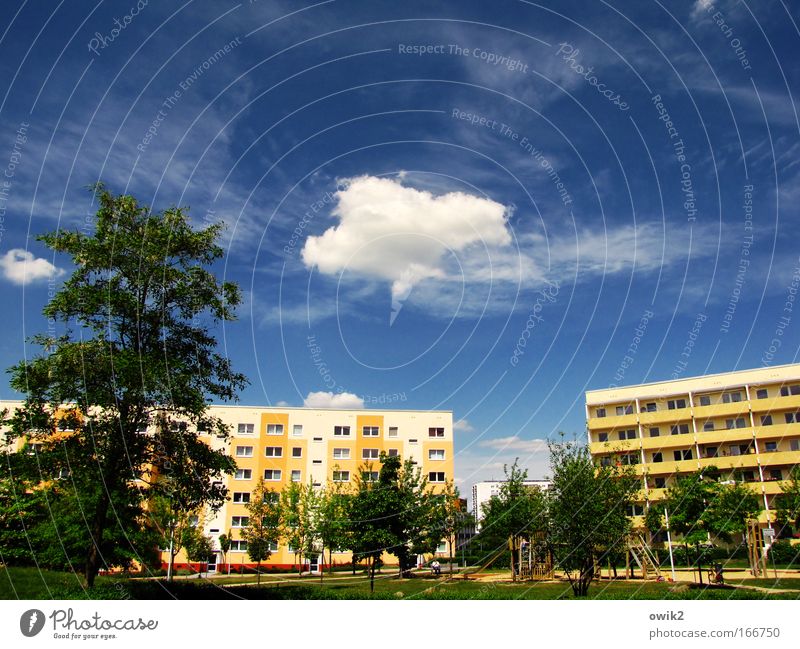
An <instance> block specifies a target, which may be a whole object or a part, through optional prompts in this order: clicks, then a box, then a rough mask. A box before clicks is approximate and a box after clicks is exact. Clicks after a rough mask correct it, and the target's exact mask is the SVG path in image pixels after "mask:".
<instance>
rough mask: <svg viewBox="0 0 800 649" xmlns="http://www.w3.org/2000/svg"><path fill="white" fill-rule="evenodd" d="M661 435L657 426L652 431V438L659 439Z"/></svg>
mask: <svg viewBox="0 0 800 649" xmlns="http://www.w3.org/2000/svg"><path fill="white" fill-rule="evenodd" d="M660 434H661V431H660V430H659V429H658V427H657V426H656V427H653V428H651V429H650V437H658V436H659V435H660Z"/></svg>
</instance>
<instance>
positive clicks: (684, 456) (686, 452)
mask: <svg viewBox="0 0 800 649" xmlns="http://www.w3.org/2000/svg"><path fill="white" fill-rule="evenodd" d="M672 457H674V458H675V461H676V462H680V461H681V460H691V459H692V450H691V449H689V448H685V449H683V450H681V451H673V452H672Z"/></svg>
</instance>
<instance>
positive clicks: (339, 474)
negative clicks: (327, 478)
mask: <svg viewBox="0 0 800 649" xmlns="http://www.w3.org/2000/svg"><path fill="white" fill-rule="evenodd" d="M349 480H350V472H349V471H334V472H333V481H334V482H349Z"/></svg>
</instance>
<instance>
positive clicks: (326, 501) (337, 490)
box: [317, 482, 351, 579]
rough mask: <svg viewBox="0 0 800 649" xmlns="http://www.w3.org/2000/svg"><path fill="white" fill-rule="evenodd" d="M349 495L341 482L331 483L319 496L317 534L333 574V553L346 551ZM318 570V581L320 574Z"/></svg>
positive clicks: (321, 571)
mask: <svg viewBox="0 0 800 649" xmlns="http://www.w3.org/2000/svg"><path fill="white" fill-rule="evenodd" d="M350 497H351V494H350V493H349V492H348V491H347V488H346V487H345V486H344V483H342V482H331V483H330V484H329V485H328V486H327V487H326V488H325V489H324V490H323V491H322V492H321V493H320V494H319V499H320V502H319V517H318V522H317V533H318V535H319V541H320V545H321V546H322V549H323V552H324V550H325V549H327V550H328V570H329V572H333V553H334V552H340V551H342V550H345V549H347V529H348V520H347V512H348V499H349V498H350ZM323 572H324V571H323V570H322V569H320V579H322V573H323Z"/></svg>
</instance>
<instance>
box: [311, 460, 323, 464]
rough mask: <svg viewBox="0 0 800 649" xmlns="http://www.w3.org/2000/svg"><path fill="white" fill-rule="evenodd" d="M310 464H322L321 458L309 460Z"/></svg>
mask: <svg viewBox="0 0 800 649" xmlns="http://www.w3.org/2000/svg"><path fill="white" fill-rule="evenodd" d="M311 464H322V460H311Z"/></svg>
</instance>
